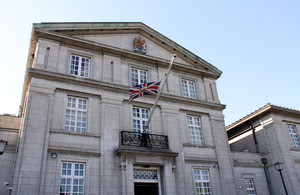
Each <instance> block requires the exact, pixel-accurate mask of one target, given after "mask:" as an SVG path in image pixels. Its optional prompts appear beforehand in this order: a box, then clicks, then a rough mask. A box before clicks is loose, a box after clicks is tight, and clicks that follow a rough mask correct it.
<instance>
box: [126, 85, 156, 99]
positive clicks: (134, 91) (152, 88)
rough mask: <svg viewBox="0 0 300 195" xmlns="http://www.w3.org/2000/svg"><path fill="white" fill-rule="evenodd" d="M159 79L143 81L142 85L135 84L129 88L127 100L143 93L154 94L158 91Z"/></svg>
mask: <svg viewBox="0 0 300 195" xmlns="http://www.w3.org/2000/svg"><path fill="white" fill-rule="evenodd" d="M159 84H160V81H157V82H151V83H144V84H142V85H136V86H133V87H131V88H130V97H129V102H131V100H133V99H135V98H138V97H142V96H143V95H154V96H156V94H157V92H158V88H159Z"/></svg>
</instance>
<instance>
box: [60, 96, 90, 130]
mask: <svg viewBox="0 0 300 195" xmlns="http://www.w3.org/2000/svg"><path fill="white" fill-rule="evenodd" d="M70 99H71V101H70V102H69V100H70ZM72 99H75V108H74V107H72V103H73V102H72ZM80 100H81V101H82V102H85V105H84V104H82V107H83V108H84V107H85V109H80V108H79V105H80V104H79V102H80ZM65 105H66V107H65V121H64V131H66V132H71V133H80V134H85V133H86V132H87V127H88V98H82V97H76V96H71V95H70V96H69V95H68V96H67V99H66V104H65ZM69 105H70V106H69ZM74 113H75V115H72V114H74ZM72 116H73V117H72ZM79 117H80V118H81V121H78V119H79ZM84 118H85V120H83V119H84ZM72 119H73V120H72ZM67 123H68V124H67ZM72 124H74V125H72ZM78 124H80V126H78ZM84 124H85V126H84ZM72 128H73V130H72ZM77 129H79V131H77Z"/></svg>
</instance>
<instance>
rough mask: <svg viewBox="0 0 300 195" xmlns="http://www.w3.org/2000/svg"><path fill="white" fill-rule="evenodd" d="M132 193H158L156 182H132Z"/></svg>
mask: <svg viewBox="0 0 300 195" xmlns="http://www.w3.org/2000/svg"><path fill="white" fill-rule="evenodd" d="M134 195H159V187H158V183H134Z"/></svg>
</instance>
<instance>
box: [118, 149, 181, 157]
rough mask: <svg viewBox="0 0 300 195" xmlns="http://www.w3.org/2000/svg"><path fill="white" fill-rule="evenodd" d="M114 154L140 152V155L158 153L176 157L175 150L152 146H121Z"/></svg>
mask: <svg viewBox="0 0 300 195" xmlns="http://www.w3.org/2000/svg"><path fill="white" fill-rule="evenodd" d="M115 154H116V155H120V154H134V155H136V154H142V155H159V156H164V157H173V158H175V157H177V156H178V153H177V152H172V151H171V150H167V149H154V148H145V147H143V148H139V147H124V146H121V147H119V148H118V149H116V150H115Z"/></svg>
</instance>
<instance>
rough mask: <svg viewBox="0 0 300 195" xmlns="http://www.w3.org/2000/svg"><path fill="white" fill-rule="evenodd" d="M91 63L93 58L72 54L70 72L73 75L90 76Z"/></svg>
mask: <svg viewBox="0 0 300 195" xmlns="http://www.w3.org/2000/svg"><path fill="white" fill-rule="evenodd" d="M76 62H77V63H76ZM90 64H91V58H89V57H85V56H81V55H76V54H71V58H70V72H69V73H70V74H71V75H75V76H79V77H85V78H89V72H90ZM76 67H77V68H76Z"/></svg>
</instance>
